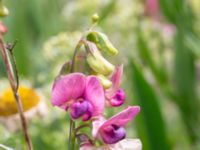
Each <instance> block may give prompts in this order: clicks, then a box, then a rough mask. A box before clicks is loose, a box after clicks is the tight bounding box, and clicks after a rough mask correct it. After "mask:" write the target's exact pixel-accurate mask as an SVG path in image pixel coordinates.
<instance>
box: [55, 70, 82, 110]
mask: <svg viewBox="0 0 200 150" xmlns="http://www.w3.org/2000/svg"><path fill="white" fill-rule="evenodd" d="M85 85H86V77H85V76H84V74H82V73H71V74H68V75H65V76H61V78H59V79H58V80H56V81H55V83H54V85H53V89H52V93H51V102H52V104H53V105H56V106H60V107H61V105H64V104H65V103H66V102H69V101H70V100H73V99H77V98H79V97H81V96H82V95H83V93H84V90H85Z"/></svg>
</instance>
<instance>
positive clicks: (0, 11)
mask: <svg viewBox="0 0 200 150" xmlns="http://www.w3.org/2000/svg"><path fill="white" fill-rule="evenodd" d="M8 14H9V10H8V9H7V7H6V6H4V5H3V2H2V0H0V17H5V16H7V15H8Z"/></svg>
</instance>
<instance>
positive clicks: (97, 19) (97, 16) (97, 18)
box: [92, 13, 99, 23]
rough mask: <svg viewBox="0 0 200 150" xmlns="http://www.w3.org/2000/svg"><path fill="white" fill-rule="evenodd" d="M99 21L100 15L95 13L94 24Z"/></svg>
mask: <svg viewBox="0 0 200 150" xmlns="http://www.w3.org/2000/svg"><path fill="white" fill-rule="evenodd" d="M98 21H99V15H98V14H97V13H95V14H94V15H92V22H93V23H96V22H98Z"/></svg>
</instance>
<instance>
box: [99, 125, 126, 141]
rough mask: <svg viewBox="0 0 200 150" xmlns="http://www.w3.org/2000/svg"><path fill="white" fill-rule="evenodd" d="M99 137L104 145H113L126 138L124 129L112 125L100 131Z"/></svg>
mask: <svg viewBox="0 0 200 150" xmlns="http://www.w3.org/2000/svg"><path fill="white" fill-rule="evenodd" d="M100 135H101V138H102V140H103V141H104V143H106V144H115V143H117V142H119V141H121V140H122V139H124V138H125V137H126V130H125V129H124V127H119V126H117V125H114V124H112V125H109V126H106V127H104V129H103V130H101V131H100Z"/></svg>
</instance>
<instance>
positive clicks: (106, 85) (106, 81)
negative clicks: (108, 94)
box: [97, 74, 112, 89]
mask: <svg viewBox="0 0 200 150" xmlns="http://www.w3.org/2000/svg"><path fill="white" fill-rule="evenodd" d="M97 78H98V79H99V80H100V82H101V84H102V85H103V87H104V88H105V89H108V88H110V87H111V86H112V82H111V81H110V80H109V79H108V78H107V77H105V76H104V75H102V74H99V75H97Z"/></svg>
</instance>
